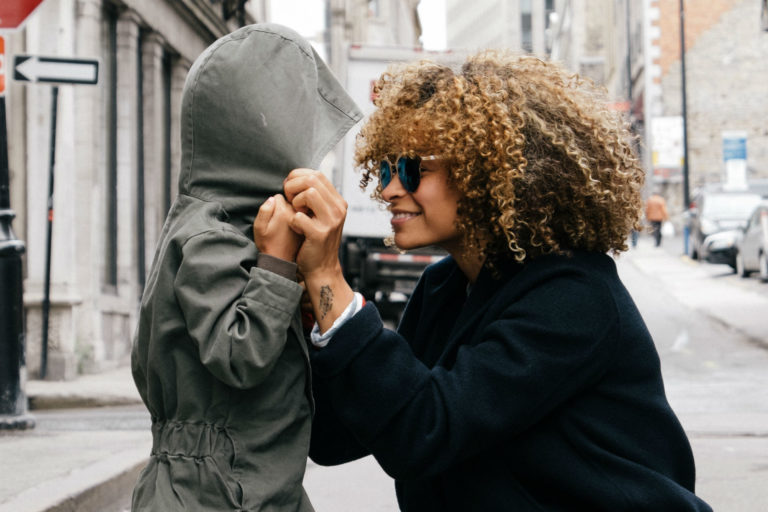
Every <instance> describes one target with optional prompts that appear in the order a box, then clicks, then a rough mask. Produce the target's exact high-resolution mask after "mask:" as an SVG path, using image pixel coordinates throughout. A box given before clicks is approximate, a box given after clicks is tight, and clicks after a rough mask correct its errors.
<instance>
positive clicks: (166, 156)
mask: <svg viewBox="0 0 768 512" xmlns="http://www.w3.org/2000/svg"><path fill="white" fill-rule="evenodd" d="M172 71H173V59H172V58H171V56H170V55H168V53H166V54H165V55H164V56H163V176H164V178H163V186H164V190H163V199H164V204H163V206H164V210H163V213H165V214H167V213H168V210H170V209H171V202H172V201H173V198H172V197H171V185H172V184H171V180H172V179H173V178H172V176H173V173H172V170H173V169H172V168H171V166H172V164H173V161H172V159H171V103H172V99H171V73H172Z"/></svg>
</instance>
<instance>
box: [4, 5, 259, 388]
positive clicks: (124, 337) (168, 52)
mask: <svg viewBox="0 0 768 512" xmlns="http://www.w3.org/2000/svg"><path fill="white" fill-rule="evenodd" d="M266 11H267V6H266V2H265V1H262V2H258V1H255V0H250V1H249V2H248V3H247V4H246V2H245V0H46V1H45V2H43V4H42V5H41V6H40V7H39V8H38V9H37V10H36V11H35V12H34V13H33V14H32V15H31V16H30V17H29V18H28V19H27V21H26V23H25V25H24V27H23V29H22V30H20V31H18V32H15V33H13V34H11V35H10V36H9V37H7V38H6V39H7V48H6V55H7V58H8V61H9V62H10V61H11V60H12V58H13V56H14V55H19V54H29V55H44V56H56V57H70V58H96V59H98V60H99V63H100V66H99V83H98V85H95V86H86V85H61V86H60V87H59V95H58V108H57V119H56V121H57V122H56V151H55V162H56V165H55V170H54V175H55V180H54V182H55V193H54V202H53V207H54V217H53V229H52V249H51V260H50V262H51V263H50V269H51V271H50V272H51V273H50V276H51V277H50V281H51V285H50V303H51V308H50V314H49V321H50V325H49V332H48V348H49V355H48V367H47V374H48V377H49V378H52V379H68V378H73V377H74V376H75V375H76V374H77V373H78V372H98V371H100V370H102V369H106V368H110V367H113V366H116V365H120V364H125V363H126V362H127V360H128V358H129V354H130V343H131V337H132V335H133V330H134V325H135V317H136V313H137V310H138V304H139V300H140V296H141V292H142V289H143V284H144V279H145V277H146V275H147V273H148V269H149V267H150V265H151V263H152V258H153V253H154V248H155V245H156V243H157V240H158V236H159V233H160V229H161V227H162V223H163V221H164V218H165V214H166V212H167V210H168V208H169V206H170V204H171V201H172V199H173V197H174V196H175V194H176V181H177V179H176V178H177V174H178V169H179V163H180V156H181V155H180V142H179V115H180V112H179V107H180V104H181V101H180V99H181V91H182V88H183V86H184V81H185V78H186V74H187V71H188V69H189V67H190V65H191V63H192V62H193V61H194V60H195V58H196V57H197V56H198V55H199V54H200V53H201V52H202V51H203V50H204V49H205V48H206V47H207V46H208V45H209V44H210V43H212V42H213V41H215V40H216V39H217V38H218V37H220V36H222V35H224V34H226V33H228V32H230V31H232V30H234V29H236V28H238V27H239V26H241V25H243V24H246V23H251V22H255V21H258V20H260V19H261V20H263V19H264V17H265V16H266V15H267V14H266ZM6 101H7V104H8V137H9V166H10V171H11V207H12V208H13V210H14V212H15V213H16V219H15V220H14V223H13V228H14V231H15V232H16V236H17V238H19V239H20V240H22V241H23V242H24V243H25V245H26V254H25V258H24V275H25V280H24V305H25V313H26V329H25V332H26V356H27V357H26V362H27V370H28V373H29V375H30V376H31V377H33V378H34V377H35V376H37V375H39V373H40V354H41V347H42V339H41V338H42V328H41V324H42V319H41V303H42V299H43V288H44V287H43V282H44V274H45V267H46V238H47V236H46V231H47V215H46V212H47V190H48V181H49V180H48V169H49V163H50V149H49V148H50V143H51V136H50V135H51V124H52V123H51V120H52V108H51V107H52V86H51V85H50V84H46V85H43V84H31V85H24V84H22V83H21V82H14V81H11V82H10V83H9V84H8V91H7V94H6Z"/></svg>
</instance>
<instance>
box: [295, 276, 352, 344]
mask: <svg viewBox="0 0 768 512" xmlns="http://www.w3.org/2000/svg"><path fill="white" fill-rule="evenodd" d="M304 284H305V285H306V288H307V293H308V294H309V298H310V300H311V301H312V309H313V310H314V312H315V321H316V322H317V325H318V327H319V328H320V332H321V333H324V332H326V331H327V330H328V329H330V328H331V327H332V326H333V322H334V321H336V319H337V318H338V317H339V316H341V315H342V314H343V313H344V310H345V309H346V308H347V306H349V304H350V302H352V301H353V300H354V298H355V293H354V291H352V288H351V287H350V286H349V284H347V281H346V280H345V279H344V275H343V274H342V273H341V269H340V268H339V269H338V270H337V271H336V272H314V273H310V274H305V275H304Z"/></svg>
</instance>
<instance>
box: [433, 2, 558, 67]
mask: <svg viewBox="0 0 768 512" xmlns="http://www.w3.org/2000/svg"><path fill="white" fill-rule="evenodd" d="M555 3H556V1H555V0H520V1H515V2H510V1H508V0H475V1H473V2H466V1H464V0H446V20H447V26H446V39H447V45H448V47H449V48H451V49H453V50H466V51H470V52H473V51H476V50H480V49H483V48H507V49H510V50H514V51H524V52H528V53H533V54H535V55H540V56H545V55H546V54H547V53H548V51H549V45H550V41H549V40H548V39H547V31H548V30H549V29H550V23H551V18H550V14H551V13H552V12H554V11H555Z"/></svg>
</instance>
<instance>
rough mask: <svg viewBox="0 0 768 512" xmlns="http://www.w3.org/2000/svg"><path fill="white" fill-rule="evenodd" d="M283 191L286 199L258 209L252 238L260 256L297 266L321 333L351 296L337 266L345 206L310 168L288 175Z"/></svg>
mask: <svg viewBox="0 0 768 512" xmlns="http://www.w3.org/2000/svg"><path fill="white" fill-rule="evenodd" d="M283 190H284V192H285V197H283V196H282V195H281V194H277V195H275V196H272V197H270V198H269V199H268V200H267V201H265V202H264V204H263V205H262V206H261V208H260V209H259V213H258V214H257V215H256V219H255V220H254V221H253V239H254V241H255V243H256V248H257V249H258V250H259V251H260V252H261V253H264V254H269V255H270V256H275V257H277V258H282V259H284V260H288V261H295V262H296V265H297V267H298V272H299V274H300V276H302V278H303V280H304V286H305V288H306V290H307V293H308V295H309V298H310V300H311V302H312V306H313V309H314V313H315V318H316V320H317V322H318V324H319V326H320V329H321V331H322V332H324V331H325V330H327V329H328V328H329V327H330V325H332V323H333V320H335V318H336V317H337V316H338V315H339V314H340V313H341V312H342V311H343V310H344V308H345V307H346V305H347V304H349V303H350V302H351V300H352V298H353V296H354V294H353V292H352V289H351V288H350V287H349V285H348V284H347V283H346V281H345V280H344V277H343V275H342V271H341V264H340V263H339V245H340V243H341V235H342V230H343V227H344V220H345V218H346V215H347V203H346V201H345V200H344V198H342V197H341V195H340V194H339V193H338V191H337V190H336V189H335V188H334V186H333V185H332V184H331V182H330V181H329V180H328V178H327V177H326V176H325V175H324V174H323V173H321V172H319V171H315V170H312V169H295V170H293V171H291V173H290V174H288V177H287V178H286V179H285V181H284V182H283ZM321 297H322V300H321Z"/></svg>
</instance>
